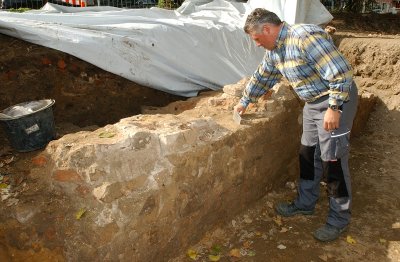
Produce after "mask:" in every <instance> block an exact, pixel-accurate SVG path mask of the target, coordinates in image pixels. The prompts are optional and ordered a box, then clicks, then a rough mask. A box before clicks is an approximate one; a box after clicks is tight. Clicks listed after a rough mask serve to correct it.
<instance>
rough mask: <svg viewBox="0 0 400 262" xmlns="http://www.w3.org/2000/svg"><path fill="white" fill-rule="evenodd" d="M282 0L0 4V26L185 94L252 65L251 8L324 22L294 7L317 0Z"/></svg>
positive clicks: (258, 54) (256, 51)
mask: <svg viewBox="0 0 400 262" xmlns="http://www.w3.org/2000/svg"><path fill="white" fill-rule="evenodd" d="M263 2H265V3H263ZM272 2H274V3H275V4H273V5H271V4H272ZM284 2H286V1H257V0H256V1H252V0H250V1H249V2H248V3H241V2H235V1H224V0H216V1H207V0H197V1H196V0H194V1H193V0H192V1H185V2H184V4H183V5H182V6H181V7H180V8H179V9H177V10H176V11H172V10H164V9H159V8H151V9H130V10H129V9H119V8H113V7H87V8H73V7H65V6H57V5H52V4H49V3H48V4H46V6H45V7H44V8H43V9H42V10H38V11H32V12H28V13H22V14H20V13H9V12H0V33H3V34H7V35H10V36H13V37H17V38H20V39H23V40H25V41H29V42H32V43H35V44H39V45H43V46H46V47H50V48H54V49H57V50H60V51H63V52H65V53H69V54H71V55H74V56H76V57H78V58H80V59H82V60H85V61H87V62H89V63H92V64H94V65H96V66H98V67H100V68H102V69H104V70H107V71H110V72H112V73H115V74H117V75H120V76H122V77H125V78H127V79H130V80H132V81H134V82H137V83H139V84H141V85H144V86H148V87H151V88H155V89H158V90H162V91H165V92H169V93H172V94H177V95H181V96H188V97H189V96H195V95H197V93H198V91H200V90H202V89H219V88H221V87H222V86H223V85H226V84H230V83H234V82H237V81H238V80H239V79H241V78H242V77H244V76H248V75H250V74H252V73H253V71H254V70H255V68H256V67H257V65H258V63H259V62H260V60H261V58H262V56H263V53H264V50H262V49H261V48H257V47H256V46H255V45H254V43H253V42H252V41H251V39H250V38H249V37H248V36H247V35H246V34H245V33H244V32H243V29H242V28H243V24H244V21H245V19H246V16H247V14H248V13H249V12H250V11H251V10H252V9H253V8H255V7H266V8H271V9H272V8H277V9H276V10H274V11H275V12H276V13H277V14H278V15H280V16H281V17H282V18H284V19H285V20H287V19H289V17H294V20H293V21H292V22H299V21H300V22H307V19H309V20H310V21H312V22H313V23H324V22H326V21H324V22H318V21H322V20H323V19H321V17H319V18H318V17H315V16H310V15H305V14H308V13H307V12H305V11H306V10H300V9H302V8H308V9H309V8H310V6H312V3H315V2H318V3H319V1H318V0H310V1H305V0H304V1H300V0H299V1H297V0H296V1H295V0H290V2H291V3H293V2H296V3H297V2H299V3H300V2H303V3H304V2H307V3H309V5H306V4H297V5H296V9H295V10H293V5H291V6H292V7H290V5H287V4H282V3H284ZM287 2H289V1H287ZM319 5H320V6H319V9H324V7H323V6H322V5H321V4H319ZM316 6H318V5H316ZM289 7H290V8H289ZM289 9H290V11H289ZM308 9H307V10H308ZM317 9H318V8H317ZM324 10H325V9H324ZM325 11H326V10H325ZM313 12H315V10H314V11H313ZM326 12H327V11H326ZM289 13H290V14H291V15H289ZM317 13H318V12H317ZM319 13H323V12H319ZM286 14H287V15H286ZM328 14H329V13H328ZM282 15H283V16H282ZM286 16H288V17H286ZM306 18H307V19H306ZM323 18H324V19H325V20H327V19H328V21H329V20H330V19H329V18H327V17H326V16H325V17H323ZM288 22H290V21H288Z"/></svg>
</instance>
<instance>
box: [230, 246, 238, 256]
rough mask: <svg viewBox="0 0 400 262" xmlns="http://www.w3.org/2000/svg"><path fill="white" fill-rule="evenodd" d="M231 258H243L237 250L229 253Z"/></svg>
mask: <svg viewBox="0 0 400 262" xmlns="http://www.w3.org/2000/svg"><path fill="white" fill-rule="evenodd" d="M229 256H231V257H241V255H240V250H239V249H237V248H234V249H232V250H231V251H229Z"/></svg>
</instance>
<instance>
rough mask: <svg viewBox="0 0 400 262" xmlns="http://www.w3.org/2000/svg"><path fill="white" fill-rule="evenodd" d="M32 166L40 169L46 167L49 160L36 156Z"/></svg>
mask: <svg viewBox="0 0 400 262" xmlns="http://www.w3.org/2000/svg"><path fill="white" fill-rule="evenodd" d="M32 164H34V165H35V166H39V167H42V166H45V165H46V164H47V158H46V157H45V156H43V155H38V156H35V157H34V158H32Z"/></svg>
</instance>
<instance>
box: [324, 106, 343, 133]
mask: <svg viewBox="0 0 400 262" xmlns="http://www.w3.org/2000/svg"><path fill="white" fill-rule="evenodd" d="M339 120H340V111H335V110H332V109H330V108H328V109H327V110H326V113H325V116H324V129H325V130H326V131H328V132H329V131H332V130H335V129H338V128H339Z"/></svg>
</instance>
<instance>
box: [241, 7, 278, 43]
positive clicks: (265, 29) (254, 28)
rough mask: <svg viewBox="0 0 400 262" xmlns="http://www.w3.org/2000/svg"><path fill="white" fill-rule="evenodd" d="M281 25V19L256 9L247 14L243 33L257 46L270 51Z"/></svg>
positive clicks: (273, 14)
mask: <svg viewBox="0 0 400 262" xmlns="http://www.w3.org/2000/svg"><path fill="white" fill-rule="evenodd" d="M281 25H282V21H281V19H279V17H278V16H277V15H276V14H275V13H273V12H270V11H268V10H266V9H263V8H256V9H254V10H253V12H251V13H250V14H249V16H248V17H247V19H246V23H245V25H244V31H245V32H246V33H247V34H249V35H250V36H251V38H252V39H253V40H254V41H255V42H256V44H257V46H262V47H264V48H265V49H268V50H272V49H274V48H275V42H276V39H277V37H278V35H279V31H280V28H281Z"/></svg>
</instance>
